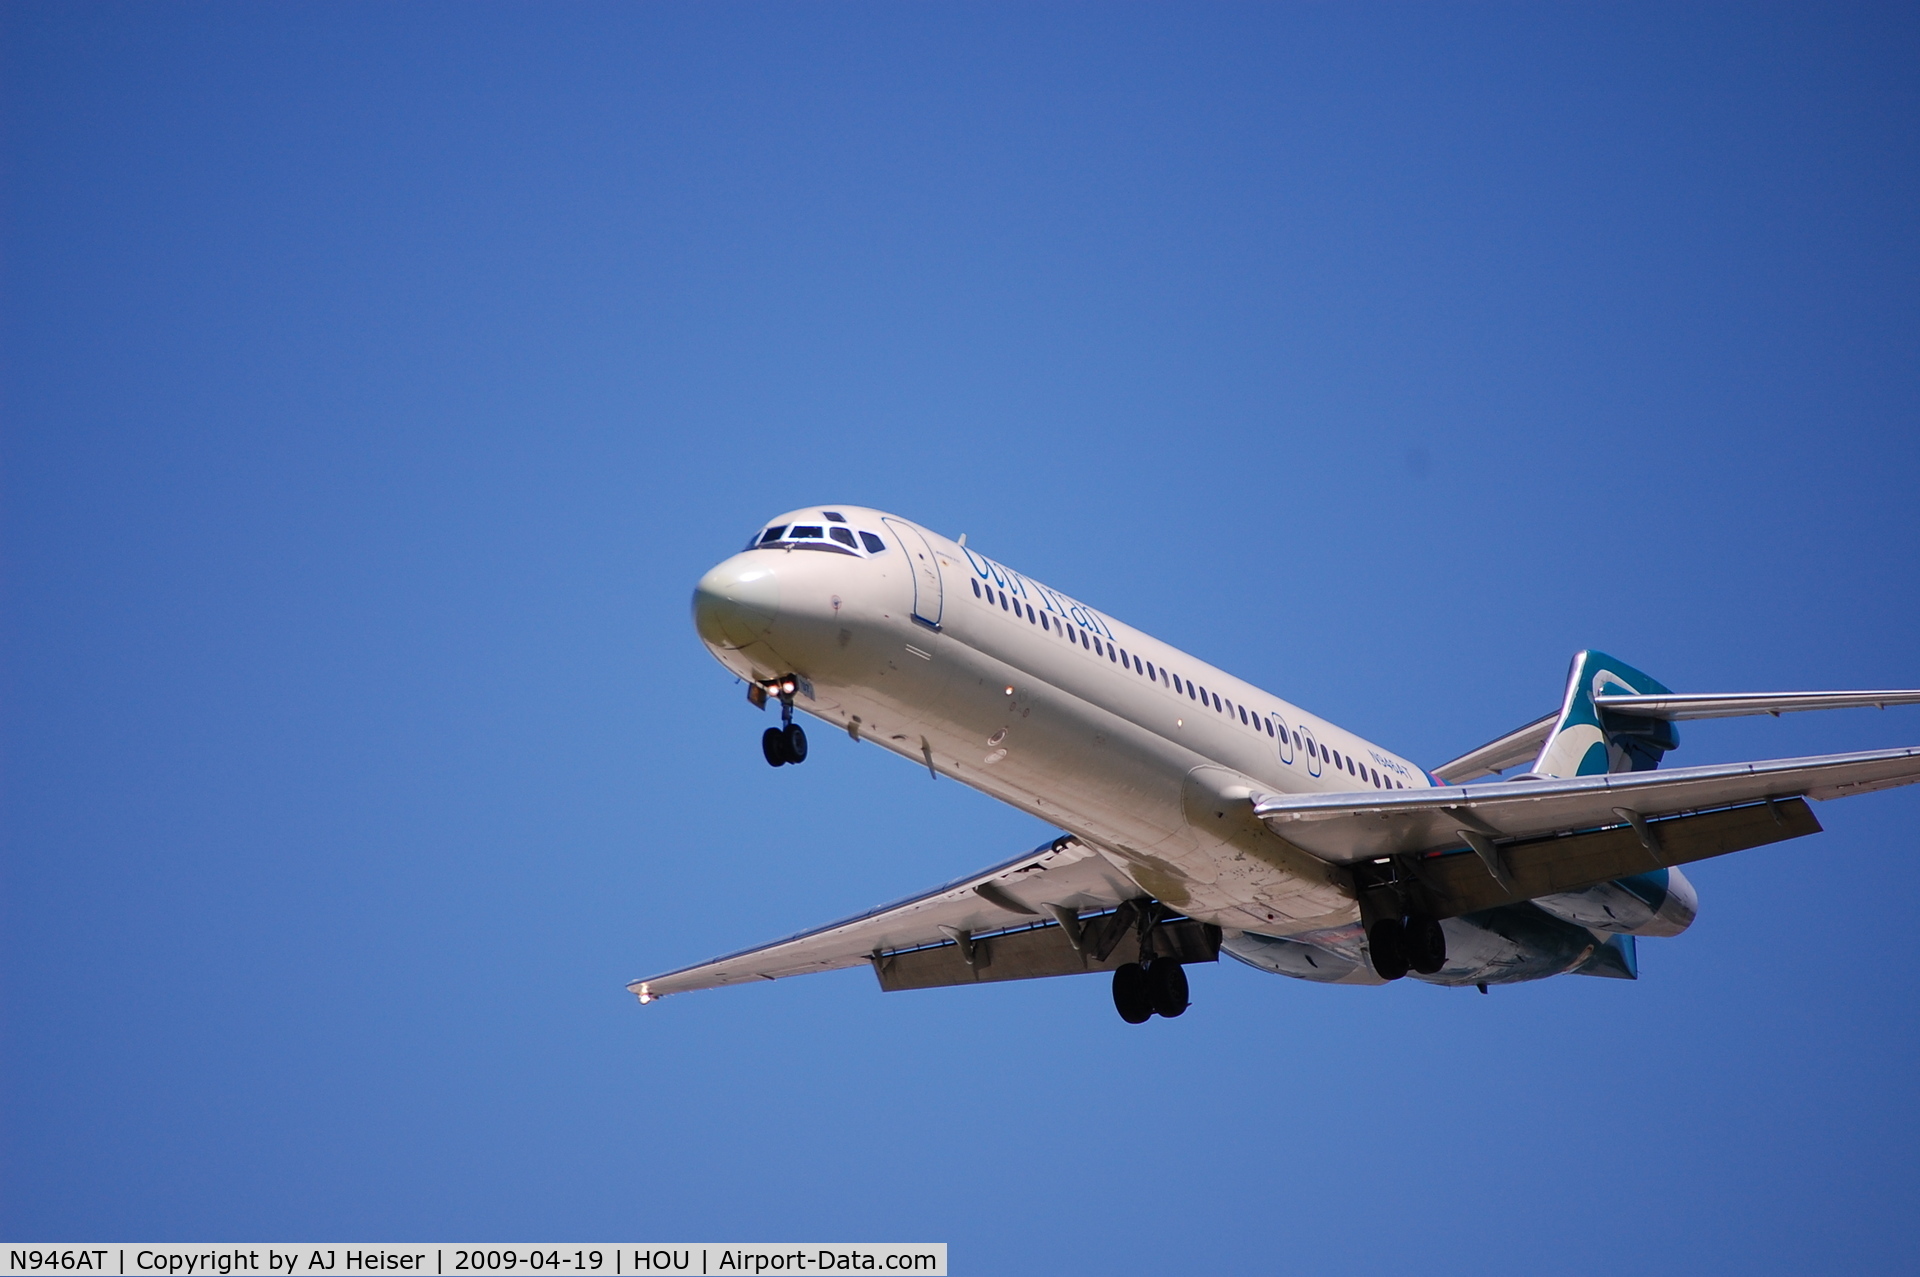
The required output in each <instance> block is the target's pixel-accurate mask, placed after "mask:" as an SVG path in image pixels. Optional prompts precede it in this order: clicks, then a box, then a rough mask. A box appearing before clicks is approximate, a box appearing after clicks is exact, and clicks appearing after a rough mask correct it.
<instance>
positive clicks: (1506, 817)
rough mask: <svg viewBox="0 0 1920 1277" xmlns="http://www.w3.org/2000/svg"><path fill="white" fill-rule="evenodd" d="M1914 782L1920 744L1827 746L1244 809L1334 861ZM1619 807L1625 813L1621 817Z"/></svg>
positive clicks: (1259, 803)
mask: <svg viewBox="0 0 1920 1277" xmlns="http://www.w3.org/2000/svg"><path fill="white" fill-rule="evenodd" d="M1915 781H1920V749H1913V748H1908V749H1892V750H1876V751H1872V752H1868V753H1858V754H1827V755H1822V756H1819V757H1815V758H1785V759H1776V760H1773V761H1770V762H1760V763H1738V764H1729V765H1724V766H1714V767H1686V768H1675V769H1673V770H1671V771H1649V772H1616V773H1613V774H1611V775H1604V776H1579V777H1574V778H1572V779H1568V780H1511V781H1495V782H1491V783H1483V784H1477V785H1453V786H1448V787H1445V788H1441V789H1412V790H1390V791H1386V792H1378V791H1372V790H1369V791H1366V792H1362V793H1348V794H1319V795H1310V796H1284V797H1280V796H1274V797H1259V798H1257V799H1256V801H1255V803H1254V813H1255V814H1256V815H1258V816H1259V817H1260V818H1261V819H1263V820H1265V821H1266V823H1267V827H1268V828H1270V829H1272V830H1273V831H1274V832H1275V833H1277V834H1279V835H1280V836H1281V837H1283V838H1285V839H1286V840H1287V841H1288V842H1291V843H1293V844H1294V845H1295V846H1297V847H1300V848H1302V849H1303V850H1305V851H1308V852H1311V853H1312V854H1313V855H1316V856H1318V857H1320V858H1321V859H1323V860H1328V861H1332V862H1333V863H1336V864H1354V863H1356V862H1359V861H1363V860H1371V859H1374V858H1377V857H1381V856H1401V855H1411V854H1415V853H1423V852H1428V851H1440V850H1444V849H1449V848H1453V847H1458V846H1461V845H1462V844H1463V843H1469V842H1470V841H1471V839H1470V838H1469V837H1467V835H1468V834H1469V833H1471V834H1475V835H1480V836H1484V837H1486V838H1489V839H1493V840H1496V841H1497V840H1500V839H1517V838H1537V837H1543V836H1545V835H1549V834H1560V833H1571V832H1576V831H1580V830H1586V829H1593V828H1598V827H1603V826H1610V825H1623V824H1627V823H1629V822H1630V820H1631V819H1632V818H1634V817H1638V818H1640V819H1645V820H1651V819H1654V818H1656V817H1660V816H1672V815H1678V814H1680V813H1682V812H1694V811H1708V810H1713V809H1716V808H1721V807H1736V806H1740V805H1742V804H1745V803H1753V802H1760V801H1762V800H1764V799H1768V798H1773V799H1780V798H1792V797H1798V796H1800V795H1806V796H1808V797H1813V798H1827V797H1840V796H1843V795H1847V794H1853V793H1865V792H1869V791H1870V790H1873V789H1889V788H1892V787H1894V786H1896V785H1908V784H1912V783H1914V782H1915ZM1627 813H1632V816H1629V815H1628V814H1627Z"/></svg>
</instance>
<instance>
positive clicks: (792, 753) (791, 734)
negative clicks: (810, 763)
mask: <svg viewBox="0 0 1920 1277" xmlns="http://www.w3.org/2000/svg"><path fill="white" fill-rule="evenodd" d="M787 761H788V762H790V763H793V764H795V765H798V764H800V763H804V762H806V761H807V734H806V733H805V732H803V731H801V730H800V724H798V723H788V724H787Z"/></svg>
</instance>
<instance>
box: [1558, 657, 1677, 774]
mask: <svg viewBox="0 0 1920 1277" xmlns="http://www.w3.org/2000/svg"><path fill="white" fill-rule="evenodd" d="M1672 690H1673V689H1672V688H1670V687H1668V686H1666V685H1665V684H1663V683H1661V682H1660V681H1659V680H1657V679H1653V678H1649V677H1648V676H1647V675H1645V674H1642V673H1641V672H1640V671H1639V670H1637V669H1635V668H1633V666H1631V665H1628V664H1627V663H1626V662H1625V661H1617V660H1615V659H1614V658H1613V657H1611V656H1608V655H1607V654H1606V653H1605V652H1581V653H1580V654H1579V655H1577V656H1575V657H1574V658H1573V670H1572V672H1571V673H1570V674H1568V675H1567V697H1566V700H1565V701H1564V702H1563V703H1562V705H1561V707H1560V721H1559V722H1557V723H1555V724H1554V725H1553V734H1552V735H1551V736H1549V737H1547V743H1546V745H1545V746H1544V747H1542V748H1541V750H1540V757H1539V758H1537V759H1536V760H1534V764H1533V770H1534V773H1535V774H1536V775H1540V776H1561V777H1568V776H1604V775H1606V774H1608V773H1609V772H1645V771H1652V770H1653V769H1654V768H1656V767H1658V766H1659V765H1660V757H1661V755H1663V754H1665V753H1666V752H1667V751H1668V750H1670V749H1673V748H1675V747H1677V746H1678V745H1679V744H1680V733H1679V732H1677V731H1675V730H1674V727H1673V724H1672V723H1669V722H1667V721H1665V720H1664V719H1658V718H1629V717H1626V716H1625V715H1620V714H1608V713H1606V712H1604V711H1603V710H1601V709H1600V708H1599V707H1598V706H1596V705H1595V704H1594V703H1593V698H1594V697H1595V696H1597V695H1604V694H1608V693H1611V694H1613V695H1622V694H1635V693H1637V694H1640V695H1650V694H1652V693H1655V692H1670V691H1672Z"/></svg>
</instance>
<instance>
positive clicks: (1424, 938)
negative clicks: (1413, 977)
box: [1406, 918, 1447, 975]
mask: <svg viewBox="0 0 1920 1277" xmlns="http://www.w3.org/2000/svg"><path fill="white" fill-rule="evenodd" d="M1406 955H1407V965H1408V966H1409V967H1412V968H1413V969H1414V970H1415V971H1417V972H1419V973H1420V974H1421V975H1432V974H1434V973H1435V972H1436V971H1438V970H1440V968H1441V967H1444V966H1446V965H1447V933H1446V932H1445V931H1443V930H1441V929H1440V924H1439V923H1437V922H1435V921H1434V920H1433V919H1432V918H1408V919H1407V924H1406Z"/></svg>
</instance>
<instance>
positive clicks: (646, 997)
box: [640, 984, 653, 1006]
mask: <svg viewBox="0 0 1920 1277" xmlns="http://www.w3.org/2000/svg"><path fill="white" fill-rule="evenodd" d="M651 1001H653V990H652V989H649V988H648V987H647V986H646V985H644V984H643V985H641V986H640V1005H641V1006H645V1005H647V1003H649V1002H651Z"/></svg>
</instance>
